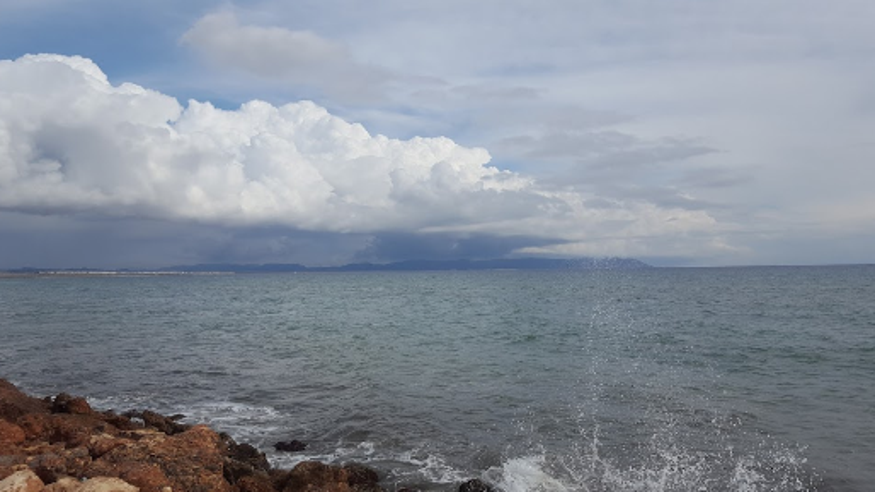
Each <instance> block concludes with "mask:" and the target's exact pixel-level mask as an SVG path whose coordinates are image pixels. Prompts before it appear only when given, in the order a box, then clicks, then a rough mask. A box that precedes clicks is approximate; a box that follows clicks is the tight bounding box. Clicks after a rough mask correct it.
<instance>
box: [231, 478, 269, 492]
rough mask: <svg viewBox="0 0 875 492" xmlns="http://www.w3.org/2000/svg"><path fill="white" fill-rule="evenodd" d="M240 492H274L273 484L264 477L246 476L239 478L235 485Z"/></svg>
mask: <svg viewBox="0 0 875 492" xmlns="http://www.w3.org/2000/svg"><path fill="white" fill-rule="evenodd" d="M235 485H236V486H237V488H238V489H240V492H275V491H276V489H274V488H273V483H271V480H270V478H268V477H266V476H263V477H262V476H248V477H243V478H241V479H240V480H239V481H238V482H237V483H236V484H235Z"/></svg>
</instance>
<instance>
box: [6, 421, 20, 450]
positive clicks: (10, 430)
mask: <svg viewBox="0 0 875 492" xmlns="http://www.w3.org/2000/svg"><path fill="white" fill-rule="evenodd" d="M24 437H25V436H24V430H23V429H22V428H21V427H19V426H17V425H15V424H13V423H12V422H7V421H5V420H0V449H2V448H5V447H7V446H10V445H12V444H21V443H23V442H24ZM0 452H2V451H0Z"/></svg>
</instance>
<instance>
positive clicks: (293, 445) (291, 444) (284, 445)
mask: <svg viewBox="0 0 875 492" xmlns="http://www.w3.org/2000/svg"><path fill="white" fill-rule="evenodd" d="M273 447H274V449H276V450H277V451H288V452H297V451H303V450H305V449H307V443H304V442H301V441H299V440H297V439H292V440H291V441H280V442H278V443H276V444H274V445H273Z"/></svg>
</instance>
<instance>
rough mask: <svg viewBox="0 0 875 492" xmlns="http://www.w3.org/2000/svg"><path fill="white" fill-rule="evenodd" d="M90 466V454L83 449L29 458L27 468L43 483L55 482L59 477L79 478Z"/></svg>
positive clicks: (64, 450) (61, 450)
mask: <svg viewBox="0 0 875 492" xmlns="http://www.w3.org/2000/svg"><path fill="white" fill-rule="evenodd" d="M89 465H91V454H90V453H89V452H88V449H87V448H85V447H78V448H73V449H59V450H57V451H56V452H52V453H44V454H39V455H36V456H31V457H29V458H28V459H27V466H29V467H30V468H31V469H32V470H33V471H34V472H35V473H36V474H37V475H38V476H39V477H40V479H42V481H43V482H45V483H51V482H55V481H57V480H58V479H59V478H61V477H65V476H71V477H79V476H82V475H83V474H84V473H85V470H86V469H88V466H89Z"/></svg>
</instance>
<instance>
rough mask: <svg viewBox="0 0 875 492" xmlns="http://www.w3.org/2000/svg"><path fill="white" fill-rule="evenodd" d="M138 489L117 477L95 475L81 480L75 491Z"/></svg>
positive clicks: (136, 490) (99, 491)
mask: <svg viewBox="0 0 875 492" xmlns="http://www.w3.org/2000/svg"><path fill="white" fill-rule="evenodd" d="M139 490H140V489H139V488H137V487H134V486H133V485H131V484H129V483H127V482H125V481H124V480H121V479H118V478H110V477H95V478H92V479H90V480H86V481H85V482H83V483H82V486H80V487H79V489H77V490H76V492H139Z"/></svg>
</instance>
